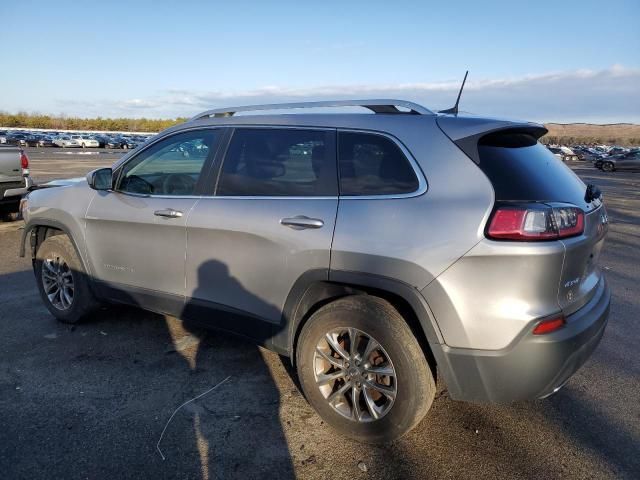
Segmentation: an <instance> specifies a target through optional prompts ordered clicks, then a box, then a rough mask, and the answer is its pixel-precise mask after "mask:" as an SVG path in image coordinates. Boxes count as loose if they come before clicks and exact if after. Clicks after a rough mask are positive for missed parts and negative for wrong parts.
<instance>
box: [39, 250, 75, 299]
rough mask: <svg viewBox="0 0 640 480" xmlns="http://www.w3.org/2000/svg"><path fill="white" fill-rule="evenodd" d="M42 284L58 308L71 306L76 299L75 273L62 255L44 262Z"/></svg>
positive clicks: (48, 296) (46, 293)
mask: <svg viewBox="0 0 640 480" xmlns="http://www.w3.org/2000/svg"><path fill="white" fill-rule="evenodd" d="M42 286H43V288H44V293H45V295H46V296H47V298H48V299H49V302H50V303H51V305H53V306H54V307H56V308H57V309H58V310H68V309H69V308H71V305H72V304H73V299H74V293H75V288H74V283H73V273H72V271H71V268H69V265H68V264H67V262H66V261H65V260H64V259H63V258H61V257H60V256H57V255H56V256H55V257H53V258H46V259H45V260H44V261H43V262H42Z"/></svg>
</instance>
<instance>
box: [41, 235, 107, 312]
mask: <svg viewBox="0 0 640 480" xmlns="http://www.w3.org/2000/svg"><path fill="white" fill-rule="evenodd" d="M34 271H35V276H36V282H37V284H38V291H39V292H40V297H41V298H42V301H43V302H44V304H45V306H46V307H47V309H48V310H49V312H51V314H52V315H53V316H54V317H56V318H57V319H58V320H59V321H61V322H63V323H71V324H73V323H78V322H80V321H81V320H83V319H84V318H85V317H86V316H87V315H88V314H90V313H91V312H93V311H94V310H95V309H96V308H97V307H98V306H99V303H98V302H97V300H96V299H95V297H94V295H93V293H92V292H91V288H90V287H89V281H88V278H87V274H86V272H85V271H84V268H83V267H82V262H81V261H80V257H79V256H78V253H77V252H76V249H75V247H74V246H73V243H71V240H70V239H69V237H68V236H67V235H55V236H52V237H49V238H47V239H45V241H44V242H42V245H40V248H38V251H37V253H36V261H35V265H34Z"/></svg>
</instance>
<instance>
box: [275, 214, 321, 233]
mask: <svg viewBox="0 0 640 480" xmlns="http://www.w3.org/2000/svg"><path fill="white" fill-rule="evenodd" d="M280 225H284V226H285V227H289V228H293V229H294V230H304V229H305V228H322V227H323V226H324V222H323V221H322V220H320V219H319V218H309V217H305V216H304V215H297V216H295V217H289V218H282V219H281V220H280Z"/></svg>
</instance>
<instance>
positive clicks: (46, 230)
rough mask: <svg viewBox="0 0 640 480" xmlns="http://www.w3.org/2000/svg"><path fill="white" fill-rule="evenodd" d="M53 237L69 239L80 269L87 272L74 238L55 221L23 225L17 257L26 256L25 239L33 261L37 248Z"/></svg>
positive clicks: (42, 220)
mask: <svg viewBox="0 0 640 480" xmlns="http://www.w3.org/2000/svg"><path fill="white" fill-rule="evenodd" d="M54 235H66V236H67V237H69V240H70V241H71V244H72V245H73V248H75V249H76V253H77V254H78V257H79V258H80V262H82V267H83V268H84V270H85V272H88V271H89V270H87V263H86V259H85V258H84V256H83V255H82V253H81V250H80V248H78V244H77V243H76V240H75V238H74V236H73V235H72V234H71V231H70V230H69V229H68V228H67V227H66V226H64V225H63V224H62V223H60V222H56V221H55V220H49V219H46V220H44V219H38V220H37V221H34V222H33V223H28V224H27V225H25V227H24V230H23V231H22V238H21V240H20V252H19V255H20V256H21V257H25V256H26V253H27V252H26V244H27V239H29V247H30V252H31V259H32V260H33V259H35V257H36V252H37V251H38V247H39V246H40V245H41V244H42V242H44V241H45V240H46V239H47V238H49V237H51V236H54Z"/></svg>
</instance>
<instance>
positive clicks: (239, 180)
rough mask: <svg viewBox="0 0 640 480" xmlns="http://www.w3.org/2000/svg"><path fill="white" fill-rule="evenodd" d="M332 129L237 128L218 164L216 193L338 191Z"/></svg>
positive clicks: (303, 194)
mask: <svg viewBox="0 0 640 480" xmlns="http://www.w3.org/2000/svg"><path fill="white" fill-rule="evenodd" d="M337 183H338V181H337V174H336V156H335V132H334V131H333V130H312V129H287V128H282V129H279V128H238V129H236V130H235V132H234V133H233V137H232V138H231V142H230V144H229V147H228V149H227V153H226V155H225V158H224V162H223V164H222V170H221V172H220V178H219V180H218V186H217V189H216V195H218V196H278V197H280V196H294V197H298V196H301V197H310V196H336V195H337V194H338V185H337Z"/></svg>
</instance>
